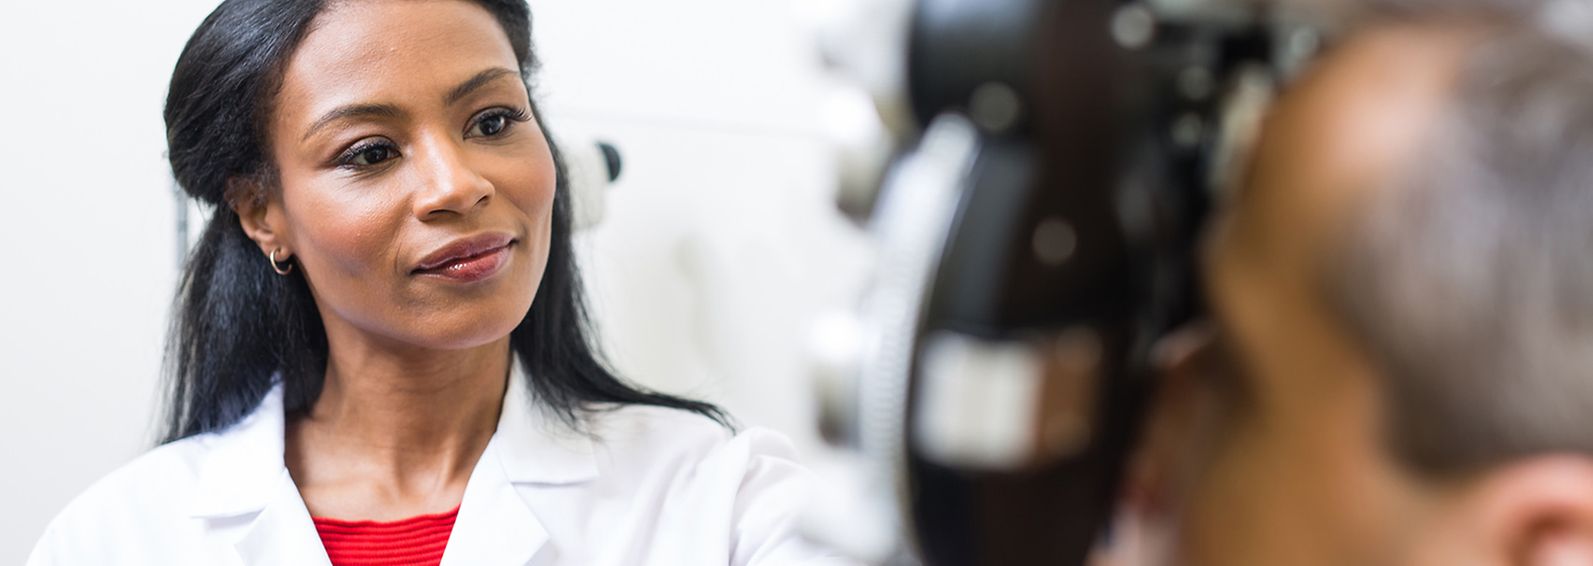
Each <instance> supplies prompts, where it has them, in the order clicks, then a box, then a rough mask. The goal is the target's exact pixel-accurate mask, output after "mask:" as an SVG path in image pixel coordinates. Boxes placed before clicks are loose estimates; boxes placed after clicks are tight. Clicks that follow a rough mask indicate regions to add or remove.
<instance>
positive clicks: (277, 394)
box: [189, 384, 330, 566]
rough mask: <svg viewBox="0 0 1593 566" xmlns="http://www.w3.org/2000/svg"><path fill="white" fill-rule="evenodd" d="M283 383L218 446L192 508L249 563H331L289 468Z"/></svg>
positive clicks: (219, 438)
mask: <svg viewBox="0 0 1593 566" xmlns="http://www.w3.org/2000/svg"><path fill="white" fill-rule="evenodd" d="M285 419H286V416H285V415H284V414H283V410H282V386H281V385H280V384H279V385H277V386H275V387H273V388H272V389H271V391H270V392H268V393H267V394H266V396H265V397H264V398H262V399H261V401H260V405H259V406H258V407H256V408H255V410H254V412H253V413H251V414H250V415H249V416H248V417H245V418H244V419H243V420H242V421H240V422H239V423H238V424H236V425H234V426H233V427H231V428H229V429H227V430H225V431H222V432H220V433H215V434H213V435H211V436H209V437H208V438H202V439H200V440H201V441H202V442H207V443H210V444H211V450H210V454H209V456H208V457H207V458H206V459H205V461H204V463H203V464H202V466H203V468H202V470H201V472H200V477H199V485H198V486H197V491H196V497H195V498H194V500H193V502H192V505H191V506H190V508H189V514H190V515H191V516H193V517H196V518H200V519H204V520H205V522H206V526H207V529H208V536H212V537H217V538H220V539H222V540H224V541H227V542H230V543H231V544H232V547H233V548H234V549H235V550H237V552H238V557H239V558H240V559H241V560H242V562H243V563H244V564H251V565H252V564H295V565H307V566H330V561H329V560H328V559H327V556H326V550H325V549H324V548H322V546H321V538H320V535H319V534H317V533H316V531H315V523H314V522H312V521H311V520H310V512H309V510H308V509H306V508H305V506H304V499H303V498H302V497H300V496H299V489H298V487H296V486H295V485H294V484H293V477H292V476H291V475H289V474H288V469H287V467H286V466H284V465H283V460H282V454H283V452H282V448H283V442H284V440H283V431H284V426H283V425H284V421H285Z"/></svg>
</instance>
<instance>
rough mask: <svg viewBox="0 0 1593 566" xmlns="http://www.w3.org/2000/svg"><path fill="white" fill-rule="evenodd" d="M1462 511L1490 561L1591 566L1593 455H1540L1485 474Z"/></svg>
mask: <svg viewBox="0 0 1593 566" xmlns="http://www.w3.org/2000/svg"><path fill="white" fill-rule="evenodd" d="M1463 497H1465V498H1466V501H1465V503H1463V504H1462V509H1463V510H1464V511H1463V512H1466V513H1470V514H1472V515H1473V516H1472V517H1471V518H1470V520H1468V521H1466V522H1467V524H1469V525H1471V526H1472V529H1473V530H1474V533H1475V535H1476V536H1478V537H1479V538H1480V539H1481V540H1479V541H1478V542H1481V543H1483V544H1485V545H1486V546H1487V552H1488V553H1489V554H1490V555H1491V557H1493V558H1494V559H1493V560H1492V562H1493V563H1495V564H1510V565H1515V566H1568V565H1573V564H1576V565H1586V566H1593V457H1588V456H1582V455H1551V456H1539V457H1533V458H1529V459H1525V460H1521V461H1519V462H1516V463H1512V464H1507V465H1505V466H1503V467H1501V468H1499V469H1497V470H1495V471H1490V472H1487V473H1486V474H1485V475H1484V476H1483V477H1482V478H1480V479H1479V480H1477V483H1476V485H1475V486H1474V487H1473V488H1471V489H1469V490H1468V492H1467V494H1466V495H1464V496H1463Z"/></svg>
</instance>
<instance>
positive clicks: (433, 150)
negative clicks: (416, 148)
mask: <svg viewBox="0 0 1593 566" xmlns="http://www.w3.org/2000/svg"><path fill="white" fill-rule="evenodd" d="M419 161H420V166H421V168H422V169H423V172H422V174H421V178H420V188H419V190H418V191H417V195H416V197H415V199H414V209H415V217H416V218H419V219H421V220H431V219H435V218H438V217H441V216H450V215H464V214H468V213H469V212H470V211H471V210H474V209H476V208H479V207H482V206H485V205H486V204H487V202H488V201H489V200H491V198H492V194H493V190H494V189H493V186H492V183H491V182H490V181H488V180H487V179H486V178H485V177H483V176H481V175H480V174H479V173H477V172H476V170H475V169H474V168H472V167H471V166H470V163H469V161H468V160H467V159H466V155H465V153H464V150H463V148H461V147H460V146H459V144H458V143H457V142H455V141H452V140H439V141H436V142H434V143H429V144H426V147H425V149H424V153H423V155H422V156H421V159H420V160H419Z"/></svg>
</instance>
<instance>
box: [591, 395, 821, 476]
mask: <svg viewBox="0 0 1593 566" xmlns="http://www.w3.org/2000/svg"><path fill="white" fill-rule="evenodd" d="M595 417H596V418H593V419H590V420H589V421H588V423H587V424H588V426H589V433H590V435H591V436H592V438H593V439H594V442H595V443H596V444H597V445H598V446H599V447H601V449H602V451H603V452H605V453H607V455H608V456H609V457H610V458H617V459H624V460H629V461H630V462H629V463H637V464H640V463H643V462H636V461H635V460H655V461H654V462H646V463H648V464H652V465H653V466H654V467H656V466H657V465H659V464H667V463H669V462H675V463H677V464H681V465H692V464H696V465H700V464H702V463H704V462H712V461H727V462H725V463H727V464H729V463H733V462H742V463H748V462H751V461H752V460H755V459H759V458H776V459H781V460H789V461H795V460H796V458H797V456H796V449H795V448H794V447H793V445H792V444H791V441H790V440H789V439H788V438H787V437H786V436H785V435H784V434H781V433H779V432H776V431H774V430H770V429H767V428H762V427H752V428H745V429H736V428H732V427H730V426H727V425H725V424H722V423H720V422H718V421H715V420H713V419H710V418H708V417H707V416H704V415H702V414H699V413H695V412H692V411H687V410H682V409H674V408H669V407H658V406H650V405H624V406H619V407H611V408H608V409H606V410H602V411H599V412H597V413H595Z"/></svg>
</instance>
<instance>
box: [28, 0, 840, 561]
mask: <svg viewBox="0 0 1593 566" xmlns="http://www.w3.org/2000/svg"><path fill="white" fill-rule="evenodd" d="M797 1H799V0H763V1H756V2H754V1H746V0H681V1H676V2H656V1H647V0H538V1H537V2H534V3H533V6H534V7H533V9H534V12H535V15H536V18H537V21H536V28H537V29H536V33H537V40H538V42H539V48H540V51H541V53H542V56H543V58H544V60H545V73H544V75H543V79H542V81H541V87H542V88H541V91H542V94H543V95H544V96H545V101H546V102H547V104H548V108H547V114H548V121H549V123H550V127H551V128H553V129H554V131H555V132H559V131H562V130H572V131H573V130H580V131H582V132H586V133H590V134H595V135H599V136H601V137H604V138H607V139H610V140H613V141H615V142H616V143H617V144H618V145H619V146H620V147H621V149H622V151H623V152H624V153H625V157H626V172H625V176H624V178H623V179H622V180H621V182H620V183H619V185H618V186H617V187H616V190H615V192H614V193H613V194H612V195H611V197H610V200H609V216H608V219H607V221H606V223H605V224H604V225H602V226H600V227H599V228H598V229H596V230H594V231H593V232H591V233H589V234H584V235H582V236H581V237H580V239H579V241H578V245H579V247H580V249H581V251H582V253H583V258H582V260H583V263H584V265H585V266H586V267H587V275H588V280H589V287H590V289H591V292H592V295H593V299H594V303H595V310H596V311H597V315H598V318H599V324H600V325H601V326H602V327H603V329H604V331H605V332H606V334H605V336H604V338H605V342H606V343H607V345H608V346H609V349H610V353H611V354H612V357H613V358H614V359H615V362H616V363H617V365H618V366H619V367H620V369H621V370H622V371H623V372H625V373H626V374H628V375H630V376H632V377H634V378H636V379H638V380H640V381H642V382H644V383H647V384H652V385H654V386H657V387H661V388H664V389H667V390H671V391H677V392H686V393H691V394H696V395H699V396H703V397H707V398H709V399H712V400H716V401H719V402H722V403H724V404H725V405H726V406H727V407H728V408H730V409H731V410H732V411H734V412H735V413H736V414H737V416H738V417H740V418H741V420H742V421H743V422H744V423H747V424H764V425H770V426H774V427H776V428H780V429H782V430H785V431H786V432H788V433H790V434H792V435H793V436H794V437H796V438H797V440H798V442H799V444H800V445H803V446H805V447H809V448H811V447H812V446H813V445H814V442H815V441H814V438H813V436H812V434H811V432H810V427H809V425H808V420H809V418H810V411H811V397H810V395H809V394H808V389H807V386H806V384H805V381H804V380H803V378H802V373H801V367H800V366H801V338H802V333H803V332H804V328H805V325H806V321H807V320H808V319H809V318H811V316H812V315H813V314H814V312H815V311H817V310H818V309H819V308H821V307H823V306H825V305H830V304H842V303H845V302H847V301H849V300H850V299H851V297H852V293H853V289H854V287H855V282H856V281H857V277H856V273H857V271H858V267H859V264H860V262H861V261H862V260H861V255H860V251H859V241H858V235H857V233H856V232H855V231H854V230H852V229H851V228H850V227H849V226H847V225H846V224H845V223H844V222H843V221H842V220H840V219H839V218H838V217H837V216H836V215H835V214H834V213H833V212H831V209H830V206H829V201H828V191H829V178H830V177H829V175H830V167H831V166H830V163H829V159H828V157H827V155H826V153H825V148H824V147H823V145H822V144H821V143H820V142H819V137H818V130H817V126H816V124H817V122H818V120H817V119H816V107H817V98H818V96H819V94H820V89H821V88H822V87H821V85H822V80H821V79H820V77H819V75H818V71H817V68H816V62H815V60H814V58H813V56H812V54H811V50H810V48H809V46H808V44H807V38H806V36H805V34H804V33H803V32H802V31H801V29H799V27H798V26H796V25H795V22H794V21H793V19H792V17H791V10H792V9H793V4H794V3H795V2H797ZM214 4H215V2H214V0H162V1H161V2H122V1H115V0H89V1H86V2H73V3H62V2H11V1H9V0H8V1H7V2H6V3H5V4H3V5H0V197H3V200H0V204H3V205H4V208H3V209H0V262H3V263H0V364H3V365H0V367H3V369H0V385H3V386H4V389H3V392H0V431H3V432H0V454H3V455H4V462H5V465H4V466H0V564H15V563H20V562H21V561H22V559H23V557H25V555H26V553H27V551H28V549H29V548H30V547H31V545H32V543H33V540H34V539H35V538H36V537H37V536H38V534H39V532H40V531H41V530H42V529H43V526H44V523H45V522H46V521H47V520H48V519H49V517H50V516H51V515H53V514H54V513H55V512H56V511H57V510H58V509H59V508H60V506H62V505H64V504H65V503H66V501H67V500H68V499H70V498H71V497H72V495H73V494H75V493H77V492H78V491H80V490H82V489H83V488H84V487H86V486H87V485H88V484H89V483H90V482H92V481H93V480H94V479H95V478H97V477H99V476H101V475H103V474H105V473H106V472H108V471H110V470H111V469H113V468H115V467H116V466H117V465H119V464H121V463H122V462H125V461H127V460H128V459H130V458H132V457H134V456H136V455H137V454H138V453H140V452H142V451H143V450H144V449H146V448H147V447H148V445H149V443H150V441H151V439H152V432H153V428H154V427H153V418H154V415H155V413H156V405H155V391H156V389H155V387H156V380H157V376H158V374H159V370H160V350H161V345H162V337H163V330H164V328H165V324H166V320H165V319H166V311H167V308H168V306H169V298H170V296H171V293H172V290H173V285H174V283H175V275H176V267H175V266H176V253H175V249H174V247H175V244H174V240H175V233H174V232H175V231H174V227H173V226H174V213H173V206H172V200H171V198H170V196H169V195H170V190H171V187H170V181H169V176H168V171H167V169H166V164H165V161H164V160H163V158H162V152H163V151H164V129H163V125H162V123H161V119H160V108H161V104H162V101H163V99H164V95H165V83H166V80H167V79H168V77H169V73H170V70H171V66H172V64H173V63H174V62H175V61H176V57H177V54H178V52H179V50H180V49H181V46H182V43H183V41H185V40H186V38H187V36H188V34H189V33H190V32H191V31H192V30H193V28H194V27H195V26H196V25H197V24H198V22H199V21H200V20H201V19H202V18H203V17H204V15H205V14H206V13H208V12H209V10H210V9H211V8H212V7H213V6H214Z"/></svg>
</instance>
